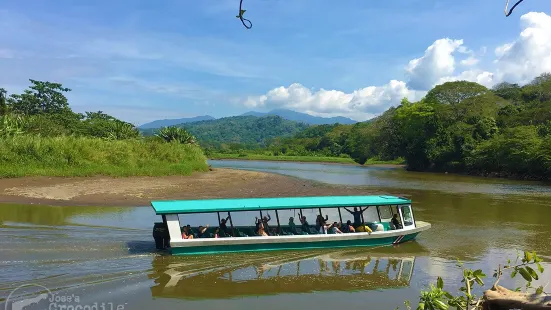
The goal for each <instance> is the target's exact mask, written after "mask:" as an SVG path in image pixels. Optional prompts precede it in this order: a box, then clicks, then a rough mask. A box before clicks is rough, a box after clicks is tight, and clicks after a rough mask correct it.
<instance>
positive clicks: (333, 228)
mask: <svg viewBox="0 0 551 310" xmlns="http://www.w3.org/2000/svg"><path fill="white" fill-rule="evenodd" d="M330 227H331V228H330V229H331V231H332V232H333V233H334V234H342V231H341V230H340V229H339V227H338V224H337V222H333V225H331V226H330Z"/></svg>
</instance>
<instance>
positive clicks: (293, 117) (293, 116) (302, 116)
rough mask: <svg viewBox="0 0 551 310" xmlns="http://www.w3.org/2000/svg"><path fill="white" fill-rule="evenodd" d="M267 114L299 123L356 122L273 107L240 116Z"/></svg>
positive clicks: (261, 115)
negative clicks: (270, 109) (272, 108)
mask: <svg viewBox="0 0 551 310" xmlns="http://www.w3.org/2000/svg"><path fill="white" fill-rule="evenodd" d="M268 115H277V116H280V117H282V118H284V119H286V120H290V121H295V122H299V123H306V124H309V125H325V124H335V123H339V124H355V123H357V122H356V121H355V120H353V119H350V118H347V117H343V116H336V117H321V116H313V115H310V114H306V113H300V112H296V111H292V110H286V109H275V110H272V111H270V112H266V113H263V112H256V111H250V112H247V113H244V114H242V115H241V116H256V117H263V116H268Z"/></svg>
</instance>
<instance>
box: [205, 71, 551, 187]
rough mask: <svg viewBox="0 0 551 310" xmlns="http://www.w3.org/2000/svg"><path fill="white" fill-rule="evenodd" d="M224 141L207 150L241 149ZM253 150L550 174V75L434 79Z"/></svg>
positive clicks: (422, 167) (427, 167)
mask: <svg viewBox="0 0 551 310" xmlns="http://www.w3.org/2000/svg"><path fill="white" fill-rule="evenodd" d="M249 149H250V148H247V146H244V145H235V144H234V145H231V144H230V145H227V146H226V147H225V148H221V149H219V150H214V151H211V152H221V153H241V152H249ZM251 151H252V152H255V153H266V152H268V153H269V154H272V155H274V156H281V155H284V156H329V157H342V156H344V157H346V156H349V157H351V158H352V159H353V160H354V161H356V162H358V163H360V164H364V163H366V162H373V161H383V162H387V161H393V160H397V161H400V159H401V158H403V159H404V160H405V162H406V165H407V168H408V169H409V170H415V171H442V172H443V171H449V172H458V173H471V174H477V175H495V176H512V177H522V178H530V179H543V180H551V74H543V75H541V76H539V77H537V78H536V79H534V80H533V81H532V82H531V83H529V84H527V85H524V86H519V85H517V84H509V83H501V84H499V85H496V86H495V87H494V88H493V89H487V88H486V87H484V86H482V85H479V84H476V83H472V82H467V81H457V82H448V83H444V84H442V85H438V86H436V87H435V88H433V89H432V90H431V91H429V92H428V94H427V96H426V97H425V98H423V99H422V100H421V101H419V102H415V103H412V102H409V101H408V100H406V99H404V100H402V103H401V104H400V105H399V106H398V107H393V108H390V109H389V110H387V111H386V112H385V113H383V114H382V115H381V116H379V117H377V118H376V119H373V120H370V121H369V122H362V123H357V124H354V125H339V124H335V125H319V126H312V127H309V128H306V129H305V130H303V131H301V132H299V133H298V134H296V135H295V136H293V137H287V138H285V137H278V138H274V139H270V140H269V141H268V143H267V146H266V147H265V148H263V149H260V150H259V149H254V148H252V149H251Z"/></svg>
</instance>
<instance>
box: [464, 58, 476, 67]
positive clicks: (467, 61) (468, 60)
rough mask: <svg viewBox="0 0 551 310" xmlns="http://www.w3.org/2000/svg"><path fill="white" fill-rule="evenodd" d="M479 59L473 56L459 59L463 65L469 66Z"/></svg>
mask: <svg viewBox="0 0 551 310" xmlns="http://www.w3.org/2000/svg"><path fill="white" fill-rule="evenodd" d="M479 61H480V59H478V58H476V57H474V56H469V58H467V59H463V60H461V64H462V65H463V66H467V67H471V66H474V65H476V64H478V62H479Z"/></svg>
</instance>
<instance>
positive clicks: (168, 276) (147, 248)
mask: <svg viewBox="0 0 551 310" xmlns="http://www.w3.org/2000/svg"><path fill="white" fill-rule="evenodd" d="M211 164H212V165H213V166H214V167H230V168H237V169H248V170H256V171H266V172H272V173H280V174H284V175H290V176H294V177H299V178H304V179H309V180H314V181H318V182H324V183H330V184H335V185H338V184H342V185H349V186H360V187H365V188H366V190H367V191H368V190H370V189H373V190H374V191H377V192H381V191H382V192H386V193H388V194H394V195H407V196H408V197H410V198H411V199H412V200H413V202H414V204H413V205H414V212H415V216H416V219H418V220H423V221H427V222H430V223H431V224H432V229H430V230H429V231H426V232H423V233H422V234H421V235H419V237H418V239H417V241H415V242H409V243H405V244H401V245H399V246H394V247H379V248H371V249H345V250H330V249H327V250H317V251H310V250H308V251H292V252H267V253H248V254H227V255H215V256H200V257H172V256H170V255H164V254H162V253H157V252H156V251H155V248H154V244H153V240H152V237H151V230H152V223H153V222H154V221H158V220H159V217H157V216H156V215H155V214H154V212H153V211H152V209H151V208H150V207H130V208H95V207H48V206H32V205H31V206H29V205H25V206H21V205H0V233H1V238H0V309H3V308H4V307H5V306H7V309H44V308H48V309H63V306H67V305H73V306H75V305H80V306H88V307H89V309H97V310H111V309H152V308H158V309H161V308H169V307H179V308H180V309H190V308H201V309H244V308H251V309H260V308H261V309H281V308H286V307H297V308H303V307H312V306H321V307H324V308H325V307H328V308H339V309H343V308H345V309H350V307H353V308H356V307H364V308H367V309H394V308H396V307H397V306H400V305H402V302H403V300H405V299H409V300H412V301H416V300H417V297H418V295H419V290H420V289H422V288H424V287H426V285H427V284H428V283H430V282H434V281H435V279H436V277H438V276H441V277H442V278H443V279H444V282H445V283H446V287H447V288H448V289H449V290H452V291H454V290H456V289H457V288H458V283H457V282H458V281H457V280H458V279H460V276H461V274H460V269H459V268H458V267H457V266H456V262H457V260H458V259H459V260H461V261H462V262H463V263H464V264H465V266H468V267H472V268H482V269H484V271H486V274H488V275H489V278H488V279H487V282H488V283H490V281H493V279H492V278H491V274H492V273H493V272H492V270H493V269H494V268H495V267H496V266H497V264H499V263H505V262H506V261H507V259H508V258H513V259H514V258H516V255H517V252H516V251H517V250H524V249H527V250H534V251H536V252H537V253H538V255H540V256H542V257H544V259H545V260H546V261H551V204H550V201H551V186H550V185H549V184H544V183H538V182H522V181H511V180H504V179H488V178H477V177H468V176H457V175H445V174H431V173H414V172H406V171H404V170H402V169H395V168H382V167H359V166H351V165H348V166H347V165H324V164H302V163H289V162H260V161H259V162H254V161H211ZM189 220H190V221H191V219H189ZM198 220H199V221H202V222H209V221H215V219H207V218H198ZM544 267H546V271H545V273H544V276H543V277H541V278H540V280H539V281H537V282H535V283H533V285H538V284H539V283H541V284H544V285H545V284H546V283H547V282H548V281H550V280H551V265H549V264H547V263H545V264H544ZM500 284H503V285H507V286H510V287H511V288H514V287H517V286H519V285H520V284H522V281H520V279H518V280H511V279H510V278H508V277H505V278H504V279H503V280H502V281H500ZM48 291H50V292H51V293H53V294H55V296H56V298H57V301H56V300H55V299H53V300H52V301H50V300H49V299H48V298H45V299H42V300H40V298H41V296H40V295H37V294H38V293H45V292H48ZM29 298H30V299H29ZM33 298H34V299H35V301H37V303H36V304H31V305H30V306H28V307H26V308H21V307H20V306H22V305H23V303H18V302H16V303H15V304H13V303H12V302H13V301H14V300H16V301H22V300H23V301H24V300H26V301H32V300H31V299H33ZM69 299H71V301H69ZM6 301H7V302H6ZM24 302H25V301H24ZM29 303H30V302H29ZM94 306H95V307H96V308H94ZM102 306H103V308H102ZM69 309H71V308H69ZM76 309H83V308H76ZM84 309H88V308H84Z"/></svg>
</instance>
